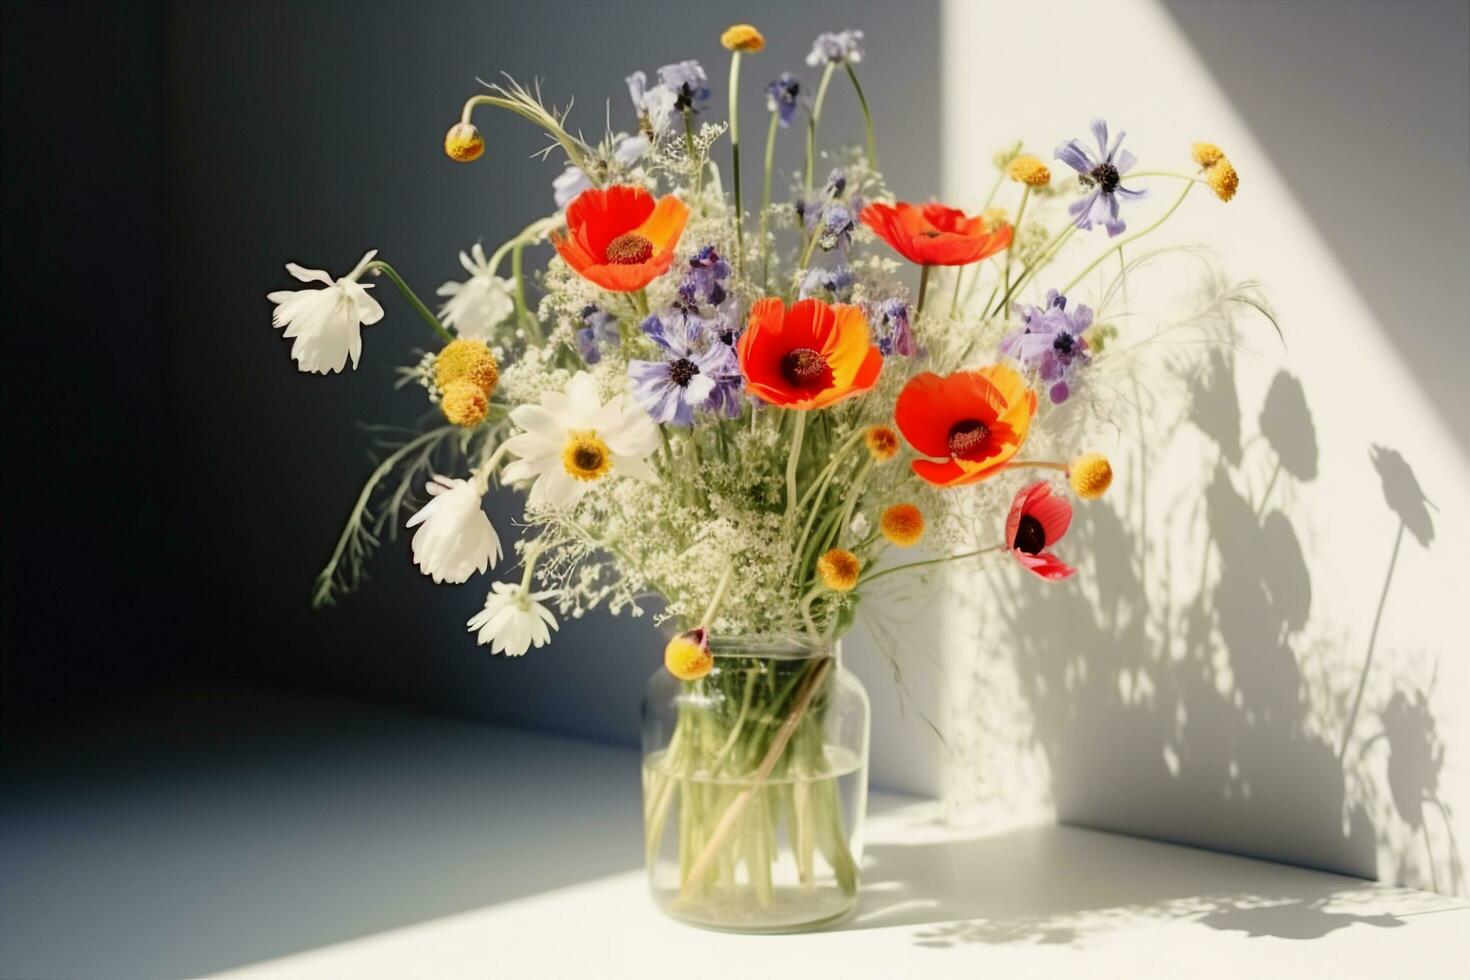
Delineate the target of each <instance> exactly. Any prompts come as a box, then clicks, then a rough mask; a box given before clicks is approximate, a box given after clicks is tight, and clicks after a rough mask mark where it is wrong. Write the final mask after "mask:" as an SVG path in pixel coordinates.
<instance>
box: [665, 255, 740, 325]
mask: <svg viewBox="0 0 1470 980" xmlns="http://www.w3.org/2000/svg"><path fill="white" fill-rule="evenodd" d="M728 278H730V263H728V262H726V261H725V260H724V259H722V258H720V254H719V253H718V252H716V251H715V247H714V246H713V245H706V246H704V248H701V249H700V250H699V251H698V252H695V253H694V254H693V255H692V256H690V258H689V269H688V271H687V272H685V273H684V278H683V279H682V280H681V281H680V282H679V301H678V303H677V304H676V305H678V306H680V307H682V308H684V309H687V310H688V311H689V312H691V313H698V312H699V308H700V307H701V306H721V305H723V304H724V302H725V300H726V299H728V298H729V293H728V292H727V291H726V289H725V280H726V279H728Z"/></svg>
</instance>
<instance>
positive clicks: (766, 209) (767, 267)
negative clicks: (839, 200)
mask: <svg viewBox="0 0 1470 980" xmlns="http://www.w3.org/2000/svg"><path fill="white" fill-rule="evenodd" d="M779 119H780V113H779V112H777V111H776V110H774V109H773V110H771V125H770V127H769V128H768V129H767V130H766V176H765V181H764V183H763V186H762V189H761V289H763V290H768V289H770V286H771V243H770V241H769V238H770V236H769V233H768V232H769V229H770V222H771V218H770V214H771V171H772V170H774V169H775V165H776V125H777V123H778V121H779Z"/></svg>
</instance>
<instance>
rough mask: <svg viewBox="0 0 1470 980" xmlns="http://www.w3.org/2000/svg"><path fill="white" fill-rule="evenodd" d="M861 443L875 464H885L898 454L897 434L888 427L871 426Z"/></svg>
mask: <svg viewBox="0 0 1470 980" xmlns="http://www.w3.org/2000/svg"><path fill="white" fill-rule="evenodd" d="M863 442H864V443H865V444H866V445H867V447H868V455H870V456H872V457H873V462H875V463H886V462H888V461H889V460H890V459H892V458H893V457H894V456H895V455H897V454H898V433H897V432H894V431H893V429H892V428H891V427H889V426H886V425H875V426H872V427H871V428H869V429H868V431H867V433H866V434H865V435H864V436H863Z"/></svg>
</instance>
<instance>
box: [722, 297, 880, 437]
mask: <svg viewBox="0 0 1470 980" xmlns="http://www.w3.org/2000/svg"><path fill="white" fill-rule="evenodd" d="M736 352H737V353H738V354H739V356H740V373H741V374H743V375H744V376H745V383H746V385H747V386H748V387H749V388H750V390H751V392H753V393H754V394H756V395H758V396H760V397H761V398H763V399H765V400H766V401H768V402H770V403H771V404H773V405H781V406H784V407H786V408H795V409H803V410H805V409H813V408H826V407H827V406H828V405H831V404H832V403H834V402H838V401H841V400H842V399H844V398H847V397H848V396H849V395H857V394H861V393H862V392H864V391H867V390H868V389H869V388H871V387H873V385H874V384H875V383H876V382H877V380H878V372H879V371H881V370H882V369H883V354H882V352H880V351H879V350H878V348H877V347H875V346H874V345H873V342H872V340H871V338H870V337H869V335H868V321H867V320H865V319H864V318H863V312H862V310H860V309H858V308H857V307H856V306H843V305H840V304H839V305H836V306H829V305H828V304H826V303H824V302H822V301H821V300H819V299H804V300H801V301H800V302H798V303H796V304H795V305H794V306H792V307H791V309H789V310H788V309H787V308H786V304H785V303H783V302H781V301H780V300H779V299H775V298H771V297H768V298H766V299H762V300H758V301H757V302H756V304H755V305H754V306H753V307H751V309H750V320H749V322H748V323H747V325H746V329H745V332H744V333H743V334H741V335H740V343H739V345H738V346H737V348H736Z"/></svg>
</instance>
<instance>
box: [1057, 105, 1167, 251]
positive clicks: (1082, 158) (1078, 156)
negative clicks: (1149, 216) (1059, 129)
mask: <svg viewBox="0 0 1470 980" xmlns="http://www.w3.org/2000/svg"><path fill="white" fill-rule="evenodd" d="M1092 135H1093V138H1094V139H1096V140H1097V149H1098V152H1099V153H1100V154H1102V156H1101V157H1094V156H1093V155H1092V152H1091V151H1090V150H1088V149H1087V148H1086V147H1085V146H1083V145H1082V142H1081V141H1080V140H1067V142H1065V143H1063V144H1062V145H1060V146H1058V147H1057V149H1056V157H1057V159H1058V160H1060V161H1062V162H1063V163H1065V164H1066V165H1067V166H1069V167H1071V168H1072V169H1073V170H1075V171H1077V173H1079V174H1081V175H1082V186H1083V187H1086V188H1088V189H1089V190H1088V192H1087V195H1086V196H1085V197H1083V198H1082V200H1080V201H1077V202H1075V203H1073V204H1072V205H1071V206H1070V207H1068V208H1067V213H1068V214H1070V215H1072V217H1073V219H1074V220H1075V222H1076V225H1077V227H1078V228H1081V229H1082V230H1083V231H1087V230H1088V229H1090V228H1091V227H1092V226H1093V225H1094V224H1101V225H1102V226H1103V227H1104V228H1106V229H1107V230H1108V237H1109V238H1111V237H1113V236H1114V235H1117V234H1119V233H1120V232H1122V231H1123V229H1124V228H1126V227H1127V223H1126V222H1124V221H1123V219H1122V218H1120V217H1118V199H1119V198H1123V199H1124V200H1129V201H1136V200H1138V199H1140V198H1143V197H1147V196H1148V191H1135V190H1129V189H1128V188H1126V187H1124V186H1123V185H1122V183H1121V181H1122V179H1123V175H1124V174H1126V173H1127V172H1128V171H1129V170H1132V169H1133V165H1134V164H1135V163H1137V162H1138V158H1137V157H1136V156H1134V155H1133V154H1132V153H1129V152H1128V151H1127V150H1123V149H1120V148H1119V147H1120V146H1121V145H1122V143H1123V137H1124V136H1126V135H1128V134H1127V133H1124V132H1121V131H1120V132H1119V133H1118V137H1117V139H1115V140H1113V142H1112V143H1109V142H1108V123H1107V120H1105V119H1094V120H1093V121H1092Z"/></svg>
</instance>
